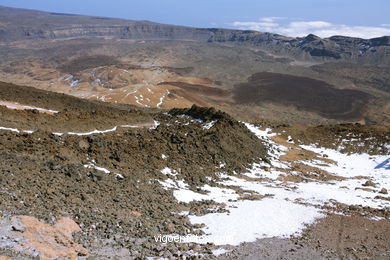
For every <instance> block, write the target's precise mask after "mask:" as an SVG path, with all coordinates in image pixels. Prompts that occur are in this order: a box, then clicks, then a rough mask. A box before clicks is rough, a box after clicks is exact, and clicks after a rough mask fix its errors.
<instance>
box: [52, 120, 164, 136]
mask: <svg viewBox="0 0 390 260" xmlns="http://www.w3.org/2000/svg"><path fill="white" fill-rule="evenodd" d="M159 125H160V123H159V122H158V121H153V125H151V126H147V125H121V126H114V127H113V128H110V129H106V130H93V131H90V132H80V133H75V132H66V133H58V132H56V133H53V134H54V135H60V136H61V135H64V134H68V135H79V136H84V135H94V134H104V133H109V132H115V131H116V130H117V129H118V127H122V128H143V127H149V129H156V128H157V126H159Z"/></svg>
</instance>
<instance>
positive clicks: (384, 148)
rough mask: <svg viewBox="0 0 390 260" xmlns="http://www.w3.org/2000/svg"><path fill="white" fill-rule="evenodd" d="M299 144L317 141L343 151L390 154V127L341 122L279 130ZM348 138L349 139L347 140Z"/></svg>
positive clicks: (323, 145) (283, 136) (278, 130)
mask: <svg viewBox="0 0 390 260" xmlns="http://www.w3.org/2000/svg"><path fill="white" fill-rule="evenodd" d="M275 131H277V132H279V133H280V134H281V136H282V138H284V139H285V140H286V139H287V137H288V136H291V139H292V140H293V141H294V142H296V143H298V144H306V145H310V144H314V143H317V144H318V145H319V146H321V147H326V148H330V149H336V150H337V149H339V150H340V151H341V152H343V153H368V154H382V155H388V154H390V150H389V146H388V145H389V144H390V127H386V126H365V125H360V124H340V125H328V126H314V127H310V126H291V127H284V126H282V127H279V128H278V129H277V130H275ZM345 140H347V141H345Z"/></svg>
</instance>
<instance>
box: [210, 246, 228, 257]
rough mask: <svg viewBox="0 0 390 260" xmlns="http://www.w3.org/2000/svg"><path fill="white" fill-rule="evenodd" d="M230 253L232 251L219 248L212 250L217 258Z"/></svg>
mask: <svg viewBox="0 0 390 260" xmlns="http://www.w3.org/2000/svg"><path fill="white" fill-rule="evenodd" d="M230 251H231V250H226V249H225V248H217V249H214V250H211V252H212V253H213V255H215V256H220V255H223V254H226V253H229V252H230Z"/></svg>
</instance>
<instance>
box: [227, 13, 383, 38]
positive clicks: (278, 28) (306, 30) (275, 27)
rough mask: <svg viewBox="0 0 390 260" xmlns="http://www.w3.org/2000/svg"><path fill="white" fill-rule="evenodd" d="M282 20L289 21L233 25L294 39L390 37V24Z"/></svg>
mask: <svg viewBox="0 0 390 260" xmlns="http://www.w3.org/2000/svg"><path fill="white" fill-rule="evenodd" d="M280 20H287V18H285V17H262V18H260V19H259V21H258V22H234V23H232V24H231V25H232V26H233V27H236V28H239V29H243V30H255V31H261V32H271V33H277V34H281V35H285V36H292V37H303V36H306V35H308V34H310V33H312V34H315V35H318V36H320V37H330V36H334V35H344V36H350V37H359V38H364V39H369V38H375V37H381V36H384V35H390V28H389V27H390V24H382V25H380V26H376V27H375V26H350V25H345V24H333V23H329V22H326V21H290V22H287V23H281V22H280Z"/></svg>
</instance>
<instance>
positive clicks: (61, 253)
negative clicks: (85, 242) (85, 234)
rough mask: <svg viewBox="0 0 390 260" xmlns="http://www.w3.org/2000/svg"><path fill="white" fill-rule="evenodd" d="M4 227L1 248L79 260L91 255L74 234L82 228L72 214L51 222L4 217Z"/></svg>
mask: <svg viewBox="0 0 390 260" xmlns="http://www.w3.org/2000/svg"><path fill="white" fill-rule="evenodd" d="M0 230H1V231H2V233H3V234H4V236H3V238H2V241H1V243H0V248H1V247H3V248H10V249H11V250H12V251H14V252H15V253H19V254H23V255H26V256H31V257H39V259H65V258H66V259H76V258H77V257H78V256H87V255H88V251H87V250H86V249H85V248H84V247H83V246H81V245H79V244H77V243H75V242H74V241H73V237H72V235H73V233H75V232H80V231H81V229H80V227H79V226H78V225H77V224H76V222H74V221H73V220H72V219H71V218H69V217H63V218H60V219H58V220H57V222H56V223H55V224H54V225H50V224H46V223H43V222H41V221H40V220H38V219H37V218H35V217H32V216H14V217H12V218H10V219H3V220H2V221H1V222H0ZM7 240H8V241H7ZM0 259H2V260H3V258H0ZM4 259H7V258H4Z"/></svg>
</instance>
